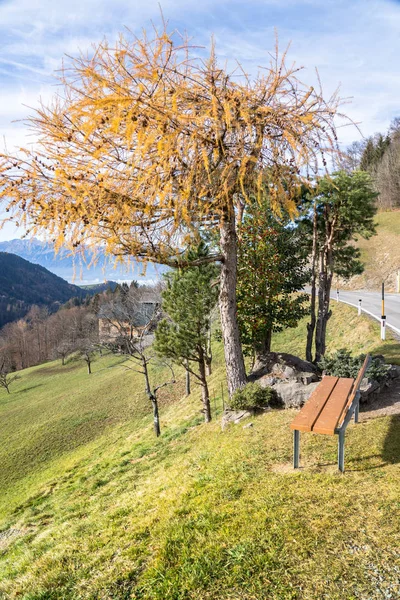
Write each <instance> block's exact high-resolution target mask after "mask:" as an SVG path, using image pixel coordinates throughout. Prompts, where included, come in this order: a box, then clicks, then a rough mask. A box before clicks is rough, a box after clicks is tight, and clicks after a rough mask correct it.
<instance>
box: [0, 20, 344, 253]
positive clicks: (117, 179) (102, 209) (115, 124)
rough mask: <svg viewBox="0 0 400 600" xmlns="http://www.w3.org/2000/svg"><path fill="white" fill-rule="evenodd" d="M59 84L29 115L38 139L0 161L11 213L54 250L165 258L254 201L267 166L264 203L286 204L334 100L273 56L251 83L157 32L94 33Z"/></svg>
mask: <svg viewBox="0 0 400 600" xmlns="http://www.w3.org/2000/svg"><path fill="white" fill-rule="evenodd" d="M174 35H177V34H174ZM61 81H62V84H63V86H64V99H63V100H60V99H57V98H56V99H55V100H54V102H53V103H51V104H50V105H49V106H48V107H46V106H41V107H40V108H39V109H38V110H37V111H36V112H34V113H33V115H32V116H31V117H29V118H28V119H27V122H28V124H29V126H30V128H31V130H32V131H33V132H34V133H35V134H36V135H37V137H38V139H39V142H38V145H37V147H36V148H35V149H34V150H30V149H24V150H22V151H21V152H20V153H19V154H18V155H17V156H11V155H3V156H0V198H2V199H3V203H4V204H5V205H6V208H7V210H8V211H9V214H11V215H12V216H13V217H14V218H15V219H18V220H20V221H21V219H25V220H26V222H27V223H28V224H29V226H30V227H31V230H32V232H36V231H45V232H47V233H49V234H50V235H51V236H53V237H54V238H55V239H56V243H57V244H58V245H60V244H61V243H65V241H67V242H68V243H69V244H70V245H71V246H76V245H77V244H79V243H81V242H82V241H85V243H86V244H92V245H98V244H103V245H104V244H105V245H106V247H107V250H108V251H109V252H111V253H113V254H115V255H117V256H118V255H124V254H126V255H128V254H133V255H136V256H138V257H142V258H143V259H152V260H156V261H158V262H164V263H168V262H171V260H172V258H173V257H175V256H176V255H178V254H179V252H180V251H181V250H182V248H181V245H182V240H186V241H187V240H190V239H191V238H192V237H193V236H195V235H196V234H197V232H198V231H199V227H201V226H202V225H203V226H205V227H208V228H212V227H218V224H219V223H221V221H223V220H224V219H226V217H227V215H228V216H229V215H230V216H232V215H233V214H234V212H235V209H236V207H237V206H238V205H239V204H240V205H243V204H244V205H245V204H246V203H247V202H248V200H249V198H250V196H252V197H254V198H257V199H258V201H261V197H262V194H263V193H264V192H263V187H264V185H265V182H264V177H263V174H264V173H268V179H269V181H270V188H269V189H270V192H271V200H272V206H273V207H274V209H275V210H276V211H277V212H279V211H280V209H281V208H285V209H286V210H289V211H290V212H291V213H293V211H294V208H295V202H294V198H295V195H296V189H297V186H298V181H299V177H300V178H301V174H302V170H303V169H304V168H305V167H307V169H309V168H310V167H311V166H312V165H318V160H319V156H320V153H321V149H324V152H325V153H326V152H329V151H330V152H335V151H336V148H335V144H336V141H335V140H336V135H335V129H334V122H333V120H334V116H335V113H336V111H337V108H338V106H339V103H340V102H339V99H338V97H337V96H336V95H335V96H333V97H332V98H331V99H330V100H328V101H326V100H324V99H323V98H322V96H321V94H320V93H318V92H317V91H315V90H314V89H313V88H309V87H307V86H305V85H303V84H302V83H301V82H300V81H299V80H298V72H297V69H296V68H295V67H291V68H290V67H287V66H286V65H285V55H283V57H280V56H279V54H278V53H277V55H276V56H275V57H274V58H273V60H272V61H271V64H270V66H269V68H267V69H265V70H263V71H261V72H260V74H259V75H258V76H257V78H256V79H255V80H254V81H253V82H250V81H249V80H248V78H247V77H243V78H236V76H235V75H232V74H230V73H229V72H227V71H226V70H224V69H222V68H220V67H219V66H218V65H217V59H216V56H215V51H214V48H212V49H211V53H210V57H209V59H208V60H207V61H201V60H200V59H198V58H196V56H195V55H194V53H193V52H192V48H191V47H190V46H189V44H188V42H187V40H186V39H179V40H175V38H174V36H171V35H170V34H168V32H167V31H166V29H162V30H161V31H155V35H154V36H153V37H152V38H151V39H150V38H148V37H146V34H145V33H144V34H143V36H142V38H133V37H132V38H129V37H128V38H125V37H123V36H122V35H121V36H120V37H119V40H118V41H117V43H116V45H114V46H113V47H112V48H110V47H108V45H107V44H106V43H104V42H102V43H101V44H100V45H99V46H98V47H97V48H96V52H95V53H94V55H93V57H91V58H90V59H89V58H88V57H86V56H84V55H82V56H81V57H79V58H77V59H73V60H72V64H70V65H68V67H67V68H66V70H65V72H64V73H63V75H62V78H61ZM77 90H79V93H78V92H77ZM61 240H62V241H61Z"/></svg>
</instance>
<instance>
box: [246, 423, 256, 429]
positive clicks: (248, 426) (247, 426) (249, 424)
mask: <svg viewBox="0 0 400 600" xmlns="http://www.w3.org/2000/svg"><path fill="white" fill-rule="evenodd" d="M251 427H254V423H247V425H243V429H250V428H251Z"/></svg>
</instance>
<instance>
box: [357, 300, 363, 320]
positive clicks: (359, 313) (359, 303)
mask: <svg viewBox="0 0 400 600" xmlns="http://www.w3.org/2000/svg"><path fill="white" fill-rule="evenodd" d="M361 302H362V298H359V300H358V316H359V317H361V310H362V309H361Z"/></svg>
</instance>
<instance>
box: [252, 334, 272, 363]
mask: <svg viewBox="0 0 400 600" xmlns="http://www.w3.org/2000/svg"><path fill="white" fill-rule="evenodd" d="M271 344H272V329H268V331H267V332H266V334H265V338H264V340H263V344H262V346H261V345H260V346H258V347H257V348H254V353H253V356H254V361H253V366H254V363H255V362H256V360H257V359H258V358H260V357H261V356H265V355H266V354H269V352H271Z"/></svg>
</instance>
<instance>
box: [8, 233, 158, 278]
mask: <svg viewBox="0 0 400 600" xmlns="http://www.w3.org/2000/svg"><path fill="white" fill-rule="evenodd" d="M0 252H9V253H12V254H16V255H17V256H20V257H21V258H24V259H25V260H29V262H32V263H35V264H38V265H41V266H42V267H45V268H46V269H48V270H49V271H51V272H52V273H55V274H56V275H58V276H59V277H62V278H63V279H65V280H67V281H69V282H72V283H75V284H77V285H90V284H95V283H103V282H104V281H105V280H107V279H111V280H116V279H118V280H132V279H137V280H138V281H139V283H146V282H150V281H153V280H156V279H159V278H160V276H161V273H163V272H165V270H166V267H163V266H161V265H153V264H151V263H149V264H148V265H147V266H146V268H145V269H144V268H143V265H140V264H136V263H135V261H132V262H131V263H129V264H128V263H127V264H119V265H115V263H114V261H113V259H112V258H110V257H109V256H106V255H105V254H104V252H102V251H101V250H99V251H97V253H96V261H95V262H93V252H91V251H90V250H89V249H84V250H83V254H76V255H72V254H71V251H70V250H68V249H67V248H61V249H60V250H59V251H58V252H57V253H56V252H55V249H54V244H51V243H50V242H44V241H41V240H38V239H37V238H30V239H23V240H19V239H15V240H10V241H6V242H0Z"/></svg>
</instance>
